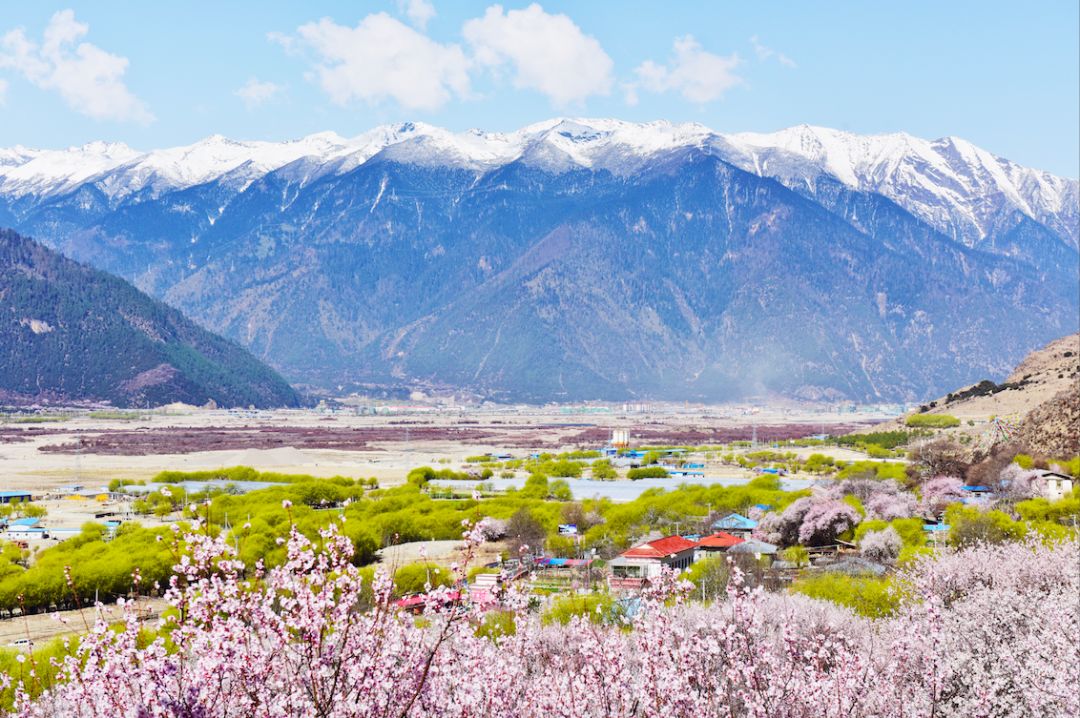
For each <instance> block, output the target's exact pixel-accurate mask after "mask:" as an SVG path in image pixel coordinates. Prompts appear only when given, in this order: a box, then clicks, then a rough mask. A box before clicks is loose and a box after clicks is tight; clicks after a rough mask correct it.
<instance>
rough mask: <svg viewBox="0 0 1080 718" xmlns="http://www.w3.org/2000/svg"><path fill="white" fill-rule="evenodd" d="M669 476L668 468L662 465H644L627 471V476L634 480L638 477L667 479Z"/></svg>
mask: <svg viewBox="0 0 1080 718" xmlns="http://www.w3.org/2000/svg"><path fill="white" fill-rule="evenodd" d="M667 477H668V472H667V469H665V468H664V467H662V466H642V467H640V468H637V469H630V470H629V471H627V472H626V478H628V479H631V480H633V481H637V480H638V479H666V478H667Z"/></svg>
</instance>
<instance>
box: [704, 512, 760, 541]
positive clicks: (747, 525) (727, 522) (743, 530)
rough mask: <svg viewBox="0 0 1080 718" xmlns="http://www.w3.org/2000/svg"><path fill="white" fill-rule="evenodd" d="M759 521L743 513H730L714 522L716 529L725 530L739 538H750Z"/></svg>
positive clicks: (714, 528)
mask: <svg viewBox="0 0 1080 718" xmlns="http://www.w3.org/2000/svg"><path fill="white" fill-rule="evenodd" d="M757 524H758V522H757V521H754V520H753V519H749V518H747V517H745V516H743V515H742V514H737V513H730V514H728V515H727V516H725V517H724V518H722V519H719V520H717V521H714V522H713V525H712V527H713V530H714V531H723V532H724V533H729V534H731V535H732V536H738V537H739V538H742V539H746V538H750V534H751V533H753V531H754V529H756V528H757Z"/></svg>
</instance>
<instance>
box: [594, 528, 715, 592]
mask: <svg viewBox="0 0 1080 718" xmlns="http://www.w3.org/2000/svg"><path fill="white" fill-rule="evenodd" d="M696 548H697V543H696V542H694V541H690V540H689V539H685V538H683V537H682V536H667V537H665V538H661V539H656V540H655V541H647V542H645V543H643V544H639V545H637V546H634V547H633V548H631V549H629V550H627V551H623V552H622V553H621V554H619V555H618V557H616V558H614V559H612V560H611V561H609V562H608V567H609V568H611V579H610V582H611V587H612V588H638V587H640V586H641V584H642V582H643V581H646V580H649V579H653V578H656V577H657V576H659V575H660V573H661V572H662V571H663V569H665V568H668V569H671V570H673V571H681V570H682V569H684V568H688V567H689V566H690V564H692V563H693V562H694V553H695V549H696Z"/></svg>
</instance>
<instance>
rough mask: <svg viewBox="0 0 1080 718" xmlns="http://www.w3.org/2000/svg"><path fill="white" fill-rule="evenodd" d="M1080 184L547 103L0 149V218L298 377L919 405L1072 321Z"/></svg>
mask: <svg viewBox="0 0 1080 718" xmlns="http://www.w3.org/2000/svg"><path fill="white" fill-rule="evenodd" d="M1078 204H1080V193H1078V183H1077V181H1076V180H1074V179H1067V178H1061V177H1056V176H1054V175H1051V174H1049V173H1046V172H1040V171H1037V170H1033V169H1030V168H1026V167H1022V166H1020V165H1018V164H1016V163H1014V162H1011V161H1009V160H1006V159H1003V158H1000V157H997V156H995V155H993V154H991V153H989V152H987V151H986V150H983V149H981V148H978V147H976V146H974V145H972V144H971V143H969V142H966V141H964V140H962V139H959V138H954V137H948V138H943V139H939V140H933V141H929V140H923V139H919V138H916V137H912V136H910V135H907V134H903V133H896V134H889V135H875V136H860V135H855V134H851V133H846V132H841V131H837V130H830V129H825V128H818V127H809V126H800V127H793V128H790V129H787V130H782V131H780V132H776V133H772V134H756V133H742V134H720V133H716V132H713V131H711V130H709V129H708V128H706V127H704V126H701V125H697V124H682V125H678V124H670V123H666V122H653V123H646V124H634V123H627V122H621V121H617V120H568V119H556V120H550V121H547V122H543V123H539V124H536V125H532V126H529V127H526V128H523V129H521V130H518V131H516V132H511V133H505V134H499V133H485V132H480V131H468V132H462V133H453V132H449V131H447V130H443V129H440V128H436V127H431V126H427V125H423V124H419V123H404V124H400V125H393V126H384V127H379V128H376V129H374V130H372V131H370V132H367V133H364V134H362V135H360V136H358V137H355V138H351V139H345V138H341V137H339V136H337V135H334V134H332V133H321V134H318V135H312V136H310V137H306V138H304V139H302V140H297V141H293V142H283V143H271V142H236V141H232V140H228V139H226V138H223V137H220V136H215V137H210V138H207V139H206V140H203V141H201V142H198V143H196V144H194V145H191V146H188V147H181V148H173V149H167V150H157V151H151V152H137V151H135V150H132V149H131V148H128V147H126V146H124V145H122V144H106V143H92V144H90V145H86V146H84V147H79V148H71V149H68V150H59V151H52V150H30V149H26V148H22V147H15V148H12V149H7V150H0V225H7V226H11V227H14V228H16V229H18V230H19V231H20V232H22V233H25V234H32V235H33V236H35V237H36V238H39V239H41V240H42V241H44V242H45V243H47V244H48V245H50V246H52V247H54V248H56V249H58V250H60V251H61V252H63V253H65V254H67V255H68V256H71V257H73V258H75V259H78V260H80V261H83V262H88V263H90V264H92V265H94V266H96V267H99V268H101V269H104V270H107V271H109V272H112V273H115V274H118V275H120V276H122V277H124V278H126V279H128V280H130V281H132V282H134V283H135V284H136V285H137V286H138V287H140V288H141V289H143V290H145V291H147V292H148V293H150V294H152V295H154V296H156V297H158V298H160V299H162V300H164V301H166V302H167V303H169V304H171V305H172V306H174V307H177V308H179V309H181V310H182V311H184V312H185V313H186V314H188V315H189V316H190V317H191V318H193V319H194V320H195V321H197V322H199V323H200V324H202V325H203V326H206V327H211V328H213V329H214V330H215V331H220V332H222V333H224V334H225V335H226V336H228V337H229V338H231V339H234V340H236V341H237V342H239V343H240V344H242V345H243V346H245V347H247V348H248V349H249V350H250V351H252V352H253V353H254V354H255V355H256V356H257V357H259V358H261V359H263V360H265V361H267V362H268V363H270V364H271V365H273V366H274V367H276V368H277V369H279V370H280V371H281V372H282V373H283V374H284V375H285V376H286V377H288V378H289V379H291V380H292V381H294V382H298V383H303V384H307V385H311V386H316V387H324V388H331V389H333V390H341V389H346V388H355V387H366V388H368V389H370V388H373V387H379V388H387V387H398V388H402V387H404V388H418V387H419V388H423V387H430V388H434V389H466V390H469V391H471V392H474V393H477V394H480V395H482V396H486V397H490V398H495V399H513V400H530V401H544V400H579V399H624V398H630V397H644V398H671V399H693V400H705V401H709V400H721V399H731V398H736V397H742V396H748V395H760V394H772V393H779V394H785V395H789V396H796V397H802V398H811V399H839V398H847V399H854V400H860V401H866V400H897V399H900V400H917V399H924V398H929V397H932V396H935V395H937V394H940V393H942V392H944V391H946V390H948V389H951V388H952V387H955V386H958V385H963V384H965V383H970V382H971V381H974V380H977V379H981V378H984V377H987V376H991V377H999V376H1001V377H1003V376H1004V375H1005V374H1007V373H1008V371H1009V369H1010V368H1011V367H1012V366H1013V365H1014V364H1015V363H1016V362H1017V361H1018V360H1019V359H1020V358H1021V357H1022V356H1024V354H1025V353H1026V352H1028V351H1029V350H1031V349H1032V348H1034V347H1036V346H1041V345H1043V344H1045V343H1046V342H1048V341H1050V340H1052V339H1054V338H1056V337H1059V336H1062V335H1064V334H1066V333H1069V332H1072V331H1075V330H1076V328H1077V323H1078V321H1080V299H1078V295H1080V284H1078V282H1080V280H1078V278H1077V268H1078V266H1080V252H1078V247H1080V208H1078Z"/></svg>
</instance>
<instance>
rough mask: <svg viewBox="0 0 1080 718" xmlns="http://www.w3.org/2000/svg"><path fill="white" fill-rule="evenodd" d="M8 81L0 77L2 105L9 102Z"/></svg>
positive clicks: (0, 102)
mask: <svg viewBox="0 0 1080 718" xmlns="http://www.w3.org/2000/svg"><path fill="white" fill-rule="evenodd" d="M7 89H8V81H7V80H5V79H3V78H0V107H2V106H3V105H4V104H6V103H7Z"/></svg>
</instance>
